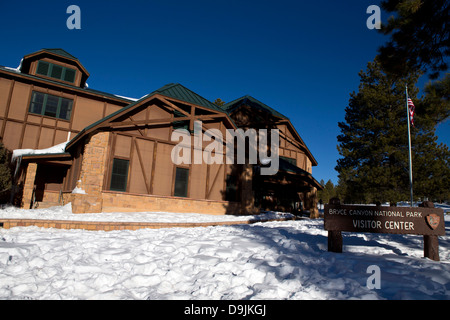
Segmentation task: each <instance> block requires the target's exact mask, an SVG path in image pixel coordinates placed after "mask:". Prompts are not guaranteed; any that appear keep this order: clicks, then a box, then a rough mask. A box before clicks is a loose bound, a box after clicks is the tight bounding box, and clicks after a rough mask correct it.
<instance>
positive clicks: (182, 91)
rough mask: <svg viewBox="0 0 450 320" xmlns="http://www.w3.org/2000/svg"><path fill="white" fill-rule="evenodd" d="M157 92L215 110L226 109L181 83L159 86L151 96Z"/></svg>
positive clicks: (221, 110)
mask: <svg viewBox="0 0 450 320" xmlns="http://www.w3.org/2000/svg"><path fill="white" fill-rule="evenodd" d="M157 93H158V94H160V95H163V96H167V97H170V98H174V99H178V100H181V101H185V102H189V103H192V104H196V105H198V106H201V107H205V108H208V109H212V110H214V111H219V112H224V110H223V109H222V108H220V107H219V106H217V105H215V104H214V103H212V102H211V101H209V100H207V99H205V98H203V97H202V96H200V95H198V94H197V93H195V92H193V91H192V90H189V89H188V88H186V87H185V86H183V85H181V84H179V83H169V84H166V85H165V86H163V87H161V88H159V89H158V90H155V91H153V92H152V93H150V96H151V95H154V94H157Z"/></svg>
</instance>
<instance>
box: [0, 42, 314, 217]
mask: <svg viewBox="0 0 450 320" xmlns="http://www.w3.org/2000/svg"><path fill="white" fill-rule="evenodd" d="M88 78H89V72H88V71H87V70H86V69H85V68H84V66H83V65H82V64H81V62H80V61H79V60H78V59H77V58H76V57H74V56H72V55H71V54H69V53H68V52H66V51H65V50H63V49H42V50H40V51H37V52H34V53H31V54H28V55H26V56H24V57H23V59H22V61H21V64H20V66H19V67H18V68H8V67H1V66H0V141H1V142H2V143H3V144H4V146H5V147H6V148H7V149H8V150H10V151H15V155H16V157H15V158H14V160H13V161H14V162H13V165H14V168H15V174H14V187H13V190H12V192H13V193H14V195H15V196H16V197H17V196H18V197H19V198H20V204H21V206H22V207H23V208H38V207H39V208H44V207H48V206H53V205H62V204H66V203H69V202H71V203H72V211H73V212H74V213H92V212H125V211H130V212H135V211H137V212H139V211H147V212H151V211H154V212H157V211H158V212H161V211H163V212H197V213H206V214H255V213H258V212H259V211H260V210H280V211H281V210H282V211H291V212H292V211H299V210H305V211H309V212H310V213H311V215H315V214H317V209H316V203H317V199H316V192H317V189H321V188H322V186H321V185H320V184H319V183H318V182H317V181H316V180H315V179H314V178H313V176H312V174H311V173H312V167H313V166H316V165H317V161H316V160H315V159H314V157H313V155H312V154H311V152H310V151H309V149H308V147H307V146H306V144H305V143H304V141H303V140H302V139H301V137H300V135H299V134H298V132H297V131H296V129H295V128H294V126H293V125H292V123H291V122H290V120H289V118H287V117H286V116H284V115H282V114H280V113H279V112H277V111H276V110H274V109H272V108H271V107H269V106H267V105H265V104H264V103H262V102H260V101H258V100H257V99H255V98H253V97H251V96H244V97H242V98H239V99H236V100H234V101H231V102H229V103H227V104H225V105H223V106H218V105H215V104H214V103H212V102H210V101H208V100H207V99H205V98H203V97H201V96H200V95H198V94H197V93H195V92H193V91H191V90H189V89H188V88H186V87H184V86H183V85H181V84H177V83H175V84H167V85H165V86H163V87H161V88H159V89H157V90H155V91H153V92H151V93H149V94H147V95H145V96H144V97H142V98H140V99H138V100H135V99H130V98H125V97H121V96H117V95H114V94H110V93H105V92H101V91H97V90H93V89H91V88H89V87H88V86H87V84H86V81H87V79H88ZM196 120H199V121H201V122H202V130H203V131H207V130H209V129H217V130H219V131H220V132H221V133H222V134H223V136H225V135H226V134H225V131H226V130H227V129H238V128H243V129H248V128H255V129H262V128H265V129H270V128H275V129H279V136H280V138H279V155H280V157H279V170H278V173H276V174H275V175H271V176H263V175H261V174H259V171H258V168H259V167H260V165H261V164H240V165H238V164H227V163H225V161H224V163H222V164H217V163H213V164H206V163H202V164H181V165H176V164H174V163H173V161H172V160H171V151H172V149H173V148H174V146H175V145H176V144H177V142H174V141H172V140H171V134H172V132H173V130H175V129H179V128H184V129H187V130H189V132H191V134H193V126H194V121H196ZM207 144H208V143H207V142H204V143H203V146H202V149H204V148H205V147H206V146H207ZM192 148H194V146H193V147H192ZM224 156H225V155H224Z"/></svg>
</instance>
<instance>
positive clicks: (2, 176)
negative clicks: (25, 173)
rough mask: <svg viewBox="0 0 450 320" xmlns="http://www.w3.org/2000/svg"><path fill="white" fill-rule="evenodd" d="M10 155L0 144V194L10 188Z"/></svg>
mask: <svg viewBox="0 0 450 320" xmlns="http://www.w3.org/2000/svg"><path fill="white" fill-rule="evenodd" d="M10 160H11V155H10V153H9V152H8V150H7V149H6V148H5V146H4V145H3V143H1V142H0V193H1V192H2V191H5V190H8V189H10V188H11V167H10Z"/></svg>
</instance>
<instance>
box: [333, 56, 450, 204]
mask: <svg viewBox="0 0 450 320" xmlns="http://www.w3.org/2000/svg"><path fill="white" fill-rule="evenodd" d="M360 77H361V82H360V86H359V92H358V93H352V94H351V95H350V100H349V105H348V106H347V108H346V115H345V122H340V123H339V127H340V129H341V134H340V135H339V136H338V142H339V145H338V151H339V153H340V155H341V156H342V157H343V158H341V159H339V160H338V165H337V167H336V170H337V171H338V173H339V183H340V184H341V185H345V186H340V192H342V191H343V192H344V199H343V200H344V201H345V202H350V203H355V202H359V203H375V202H386V201H388V202H397V201H400V200H405V199H408V198H409V196H408V195H409V176H408V172H409V166H408V136H407V118H406V117H407V112H406V106H405V102H406V97H405V85H408V93H409V97H410V98H411V99H412V100H413V101H414V103H415V105H416V115H415V127H414V128H412V130H411V139H412V151H413V178H414V194H415V196H417V197H419V196H420V197H423V196H427V197H434V196H435V195H436V194H437V193H439V192H438V189H439V188H440V187H437V186H439V185H442V183H441V182H440V180H441V175H443V174H444V175H445V174H448V172H447V171H448V148H447V147H446V146H443V145H439V146H438V145H437V143H436V139H437V138H436V136H435V134H434V128H435V126H436V122H435V121H434V122H433V121H432V120H430V118H429V117H428V116H427V114H428V111H429V113H430V114H433V113H435V108H433V107H432V106H429V105H427V104H426V103H422V101H421V100H419V99H418V98H417V96H416V95H417V93H418V89H417V88H416V87H415V83H416V82H417V79H418V77H419V74H418V73H410V74H409V75H408V76H407V77H405V78H397V77H393V76H391V75H389V74H387V73H385V72H384V71H383V70H382V68H381V64H380V63H379V61H377V59H376V60H375V61H374V62H369V64H368V66H367V70H366V71H365V72H363V71H361V72H360ZM445 159H446V160H445ZM446 162H447V166H446V165H445V163H446ZM442 187H444V186H442Z"/></svg>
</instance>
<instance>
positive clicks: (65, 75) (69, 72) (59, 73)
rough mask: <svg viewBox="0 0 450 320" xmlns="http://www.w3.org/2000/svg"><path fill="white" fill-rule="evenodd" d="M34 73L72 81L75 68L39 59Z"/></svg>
mask: <svg viewBox="0 0 450 320" xmlns="http://www.w3.org/2000/svg"><path fill="white" fill-rule="evenodd" d="M36 74H39V75H42V76H45V77H50V78H54V79H57V80H63V81H67V82H70V83H74V81H75V75H76V70H75V69H71V68H67V67H63V66H60V65H57V64H54V63H51V62H47V61H42V60H40V61H39V62H38V66H37V69H36Z"/></svg>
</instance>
